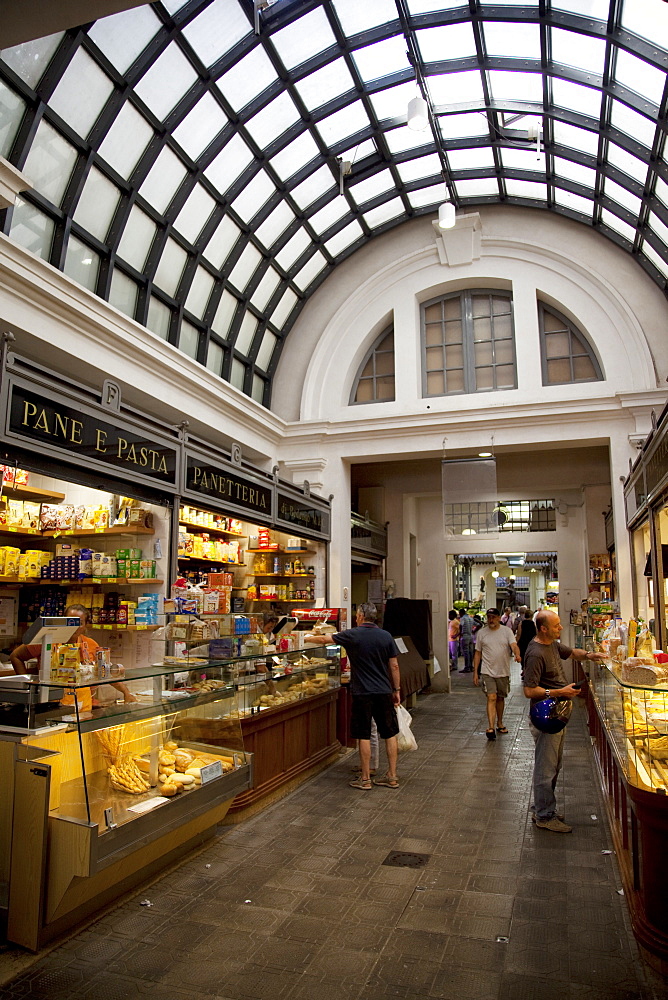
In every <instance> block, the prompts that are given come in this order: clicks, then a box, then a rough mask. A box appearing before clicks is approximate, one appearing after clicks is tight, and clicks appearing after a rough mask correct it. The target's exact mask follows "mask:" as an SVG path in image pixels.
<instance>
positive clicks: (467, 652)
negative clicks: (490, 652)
mask: <svg viewBox="0 0 668 1000" xmlns="http://www.w3.org/2000/svg"><path fill="white" fill-rule="evenodd" d="M473 624H474V622H473V619H472V618H471V616H470V614H469V613H468V611H467V610H466V609H465V608H464V609H463V610H462V611H460V612H459V641H460V644H461V647H462V653H463V655H464V669H463V670H460V671H459V672H460V674H470V673H471V672H472V671H473V651H474V649H475V639H474V638H473Z"/></svg>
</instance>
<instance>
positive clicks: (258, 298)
mask: <svg viewBox="0 0 668 1000" xmlns="http://www.w3.org/2000/svg"><path fill="white" fill-rule="evenodd" d="M280 281H281V276H280V275H279V274H278V273H277V272H276V271H275V270H274V269H273V267H268V268H267V270H266V271H265V273H264V274H263V275H262V278H261V280H260V283H259V284H258V286H257V288H256V289H255V291H254V292H253V294H252V295H251V304H252V305H254V306H255V308H256V309H259V310H260V311H262V310H263V309H264V308H265V306H266V305H267V302H268V301H269V299H270V298H271V297H272V295H273V294H274V292H275V291H276V289H277V288H278V286H279V284H280Z"/></svg>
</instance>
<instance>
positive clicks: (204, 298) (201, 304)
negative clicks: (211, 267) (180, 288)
mask: <svg viewBox="0 0 668 1000" xmlns="http://www.w3.org/2000/svg"><path fill="white" fill-rule="evenodd" d="M213 286H214V279H213V275H211V274H209V272H208V271H206V270H205V269H204V268H203V267H198V268H197V270H196V271H195V275H194V277H193V280H192V284H191V285H190V289H189V290H188V295H187V298H186V303H185V308H186V309H187V310H188V312H191V313H193V315H194V316H197V317H198V318H199V319H202V317H203V316H204V312H205V310H206V307H207V304H208V301H209V299H210V298H211V292H212V291H213Z"/></svg>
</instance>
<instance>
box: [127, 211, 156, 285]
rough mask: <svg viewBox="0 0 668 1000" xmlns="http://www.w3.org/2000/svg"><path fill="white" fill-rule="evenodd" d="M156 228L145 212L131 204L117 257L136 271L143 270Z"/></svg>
mask: <svg viewBox="0 0 668 1000" xmlns="http://www.w3.org/2000/svg"><path fill="white" fill-rule="evenodd" d="M157 228H158V227H157V226H156V224H155V222H154V221H153V219H151V218H149V216H148V215H147V214H146V212H142V210H141V208H138V207H137V205H133V206H132V208H131V209H130V216H129V218H128V221H127V222H126V224H125V229H124V230H123V235H122V236H121V239H120V242H119V244H118V255H119V257H121V259H122V260H124V261H127V263H128V264H132V266H133V267H134V268H136V270H137V271H143V269H144V264H145V263H146V258H147V257H148V252H149V250H150V249H151V245H152V243H153V240H154V239H155V234H156V231H157Z"/></svg>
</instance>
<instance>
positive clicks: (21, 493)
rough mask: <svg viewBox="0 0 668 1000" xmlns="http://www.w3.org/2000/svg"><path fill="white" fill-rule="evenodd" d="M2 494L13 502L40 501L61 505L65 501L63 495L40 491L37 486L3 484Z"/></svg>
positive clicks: (50, 491) (51, 491)
mask: <svg viewBox="0 0 668 1000" xmlns="http://www.w3.org/2000/svg"><path fill="white" fill-rule="evenodd" d="M2 493H3V495H4V496H6V497H11V498H12V499H13V500H40V501H43V502H44V503H49V501H50V502H51V503H62V502H63V500H64V499H65V494H64V493H55V492H54V491H53V490H42V489H39V488H38V487H37V486H10V485H9V483H5V484H4V485H3V488H2Z"/></svg>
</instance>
